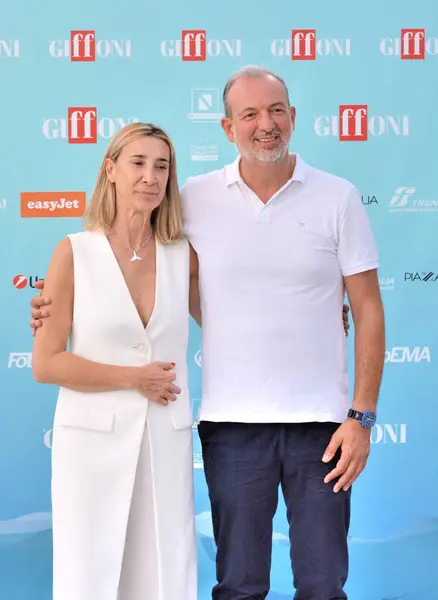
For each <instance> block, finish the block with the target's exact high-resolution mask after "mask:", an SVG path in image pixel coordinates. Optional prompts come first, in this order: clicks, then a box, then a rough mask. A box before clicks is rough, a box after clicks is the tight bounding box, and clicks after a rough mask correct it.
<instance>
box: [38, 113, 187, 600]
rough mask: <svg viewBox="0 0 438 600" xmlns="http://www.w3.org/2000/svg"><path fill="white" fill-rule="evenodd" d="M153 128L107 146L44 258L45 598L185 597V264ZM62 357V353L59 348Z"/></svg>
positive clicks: (130, 130) (125, 132)
mask: <svg viewBox="0 0 438 600" xmlns="http://www.w3.org/2000/svg"><path fill="white" fill-rule="evenodd" d="M180 210H181V208H180V198H179V193H178V186H177V176H176V165H175V153H174V149H173V146H172V143H171V141H170V139H169V138H168V136H167V135H166V134H165V133H164V132H163V131H162V130H161V129H159V128H158V127H155V126H153V125H149V124H142V123H135V124H132V125H128V126H127V127H124V128H123V129H122V130H121V131H120V132H119V133H118V134H117V135H116V136H115V137H114V138H113V139H112V141H111V143H110V144H109V147H108V149H107V151H106V153H105V157H104V159H103V162H102V165H101V168H100V171H99V175H98V179H97V184H96V187H95V190H94V193H93V195H92V198H91V200H90V203H89V206H88V208H87V211H86V214H85V225H86V227H85V231H84V232H81V233H77V234H72V235H69V236H67V238H66V239H64V240H62V241H61V242H60V243H59V244H58V245H57V247H56V248H55V251H54V253H53V257H52V259H51V262H50V266H49V268H48V272H47V275H46V280H45V285H44V292H45V294H46V295H47V296H50V297H51V300H52V301H51V313H50V314H51V318H50V319H47V320H46V323H45V326H44V327H41V328H39V329H38V331H37V333H36V336H35V344H34V350H33V372H34V377H35V378H36V380H37V381H39V382H41V383H50V384H55V385H58V386H60V392H59V397H58V402H57V406H56V412H55V418H54V430H53V447H52V507H53V547H54V582H53V599H54V600H196V597H197V591H196V580H197V573H196V570H197V569H196V566H197V565H196V538H195V525H194V502H193V471H192V429H191V427H192V410H191V405H190V398H189V390H188V386H187V380H188V376H187V367H186V352H187V343H188V331H189V306H188V304H189V302H188V301H189V279H190V254H189V245H188V242H187V241H186V240H185V239H184V237H183V229H182V219H181V212H180ZM68 343H69V345H70V349H69V350H67V345H68Z"/></svg>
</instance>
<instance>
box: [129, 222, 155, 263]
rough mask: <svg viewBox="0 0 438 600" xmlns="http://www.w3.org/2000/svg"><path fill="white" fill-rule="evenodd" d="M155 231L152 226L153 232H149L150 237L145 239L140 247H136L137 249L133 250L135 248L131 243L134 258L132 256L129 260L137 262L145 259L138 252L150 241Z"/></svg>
mask: <svg viewBox="0 0 438 600" xmlns="http://www.w3.org/2000/svg"><path fill="white" fill-rule="evenodd" d="M153 233H154V230H153V229H152V227H151V232H150V234H149V235H148V237H147V238H146V239H145V241H144V242H143V243H142V244H141V246H139V247H138V248H136V250H133V249H132V248H131V244H129V249H130V250H131V252H132V258H131V260H130V261H129V262H135V261H136V260H143V259H142V258H141V257H140V256H138V255H137V252H138V251H139V250H141V249H142V248H143V246H145V245H146V244H147V243H148V241H149V240H150V239H151V237H152V234H153Z"/></svg>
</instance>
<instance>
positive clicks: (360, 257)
mask: <svg viewBox="0 0 438 600" xmlns="http://www.w3.org/2000/svg"><path fill="white" fill-rule="evenodd" d="M338 261H339V265H340V267H341V271H342V274H343V275H344V276H348V275H355V274H356V273H362V272H363V271H369V270H371V269H377V268H378V267H379V255H378V250H377V246H376V242H375V240H374V235H373V231H372V228H371V223H370V220H369V217H368V214H367V211H366V209H365V208H364V206H363V204H362V200H361V197H360V194H359V192H358V190H357V189H356V188H355V187H353V188H352V189H351V191H350V192H349V194H348V196H347V198H346V200H345V202H344V203H343V205H342V207H341V210H340V213H339V217H338Z"/></svg>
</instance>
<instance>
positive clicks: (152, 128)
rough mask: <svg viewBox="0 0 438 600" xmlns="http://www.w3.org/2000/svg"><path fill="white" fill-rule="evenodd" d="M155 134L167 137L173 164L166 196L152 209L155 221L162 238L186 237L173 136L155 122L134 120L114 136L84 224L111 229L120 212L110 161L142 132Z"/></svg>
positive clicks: (163, 241)
mask: <svg viewBox="0 0 438 600" xmlns="http://www.w3.org/2000/svg"><path fill="white" fill-rule="evenodd" d="M142 135H145V136H152V137H155V138H158V139H160V140H163V141H164V142H166V144H167V145H168V147H169V151H170V165H169V179H168V181H167V186H166V192H165V194H164V198H163V200H162V202H161V204H160V206H158V207H157V208H155V209H154V210H153V211H152V215H151V224H152V227H153V229H154V233H155V235H156V236H157V238H158V239H159V240H160V242H162V243H164V244H167V243H169V242H173V241H176V240H179V239H181V238H182V237H183V222H182V211H181V197H180V194H179V189H178V180H177V173H176V159H175V149H174V147H173V144H172V141H171V139H170V138H169V136H168V135H167V134H166V133H165V131H163V130H162V129H161V128H160V127H157V126H156V125H152V124H151V123H131V124H130V125H126V126H125V127H123V128H122V129H121V130H120V131H119V132H118V133H117V134H116V135H115V136H114V137H113V138H112V140H111V142H110V143H109V145H108V148H107V149H106V152H105V156H104V157H103V161H102V164H101V166H100V169H99V174H98V176H97V181H96V185H95V187H94V190H93V194H92V196H91V199H90V202H89V203H88V206H87V208H86V210H85V213H84V216H83V225H84V228H85V229H88V230H97V229H99V230H102V231H103V232H104V233H109V231H110V230H111V228H112V226H113V223H114V219H115V216H116V188H115V185H114V184H113V183H111V182H110V181H109V180H108V176H107V173H106V161H107V159H108V158H110V159H112V160H113V161H114V162H117V159H118V158H119V156H120V153H121V152H122V150H123V148H124V147H125V146H126V145H127V144H129V143H130V142H132V141H133V140H134V139H135V138H137V137H139V136H142Z"/></svg>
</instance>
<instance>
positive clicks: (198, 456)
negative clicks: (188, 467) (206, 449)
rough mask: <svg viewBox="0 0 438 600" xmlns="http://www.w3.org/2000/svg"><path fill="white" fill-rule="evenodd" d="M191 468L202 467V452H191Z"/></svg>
mask: <svg viewBox="0 0 438 600" xmlns="http://www.w3.org/2000/svg"><path fill="white" fill-rule="evenodd" d="M193 468H194V469H203V468H204V461H203V460H202V452H193Z"/></svg>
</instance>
